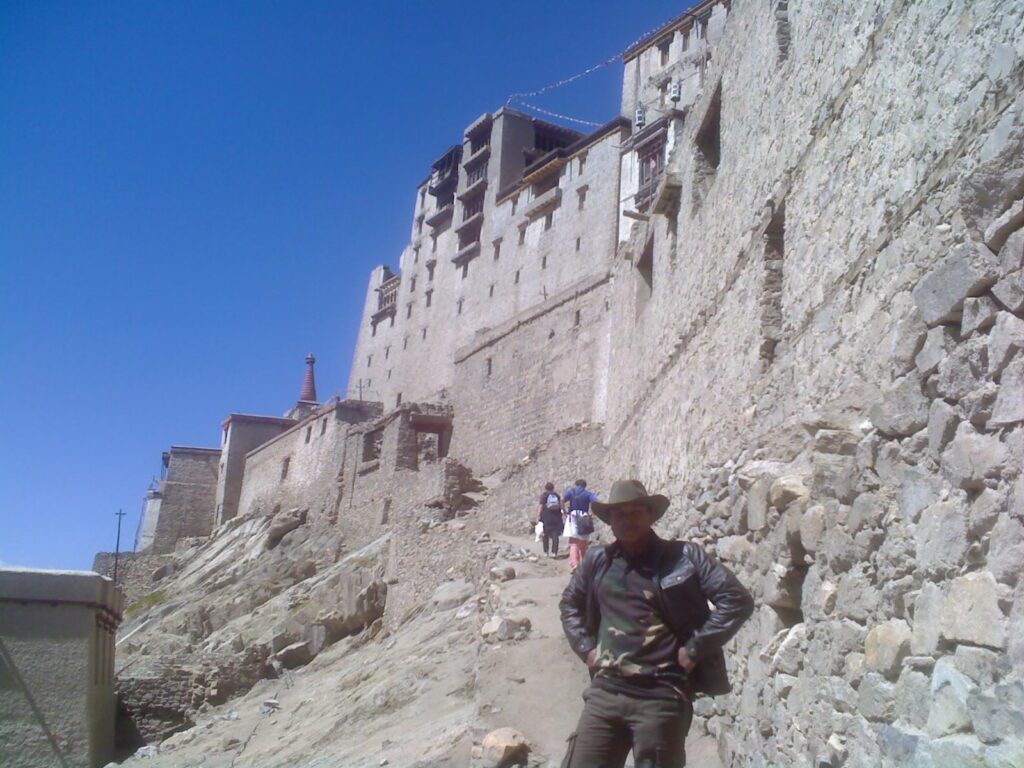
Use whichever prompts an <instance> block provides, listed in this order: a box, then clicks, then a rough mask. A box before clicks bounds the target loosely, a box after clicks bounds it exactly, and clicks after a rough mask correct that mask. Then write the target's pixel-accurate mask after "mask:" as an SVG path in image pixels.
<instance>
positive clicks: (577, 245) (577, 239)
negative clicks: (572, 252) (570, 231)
mask: <svg viewBox="0 0 1024 768" xmlns="http://www.w3.org/2000/svg"><path fill="white" fill-rule="evenodd" d="M581 239H582V238H579V237H577V238H576V251H577V253H578V252H579V250H580V240H581Z"/></svg>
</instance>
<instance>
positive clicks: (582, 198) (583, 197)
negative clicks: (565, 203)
mask: <svg viewBox="0 0 1024 768" xmlns="http://www.w3.org/2000/svg"><path fill="white" fill-rule="evenodd" d="M576 194H577V195H578V197H577V200H576V202H577V210H580V211H582V210H583V206H584V205H586V204H587V190H585V189H577V190H576Z"/></svg>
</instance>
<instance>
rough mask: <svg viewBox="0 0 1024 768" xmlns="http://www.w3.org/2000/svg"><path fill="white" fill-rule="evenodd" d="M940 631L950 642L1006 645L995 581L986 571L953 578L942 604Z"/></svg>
mask: <svg viewBox="0 0 1024 768" xmlns="http://www.w3.org/2000/svg"><path fill="white" fill-rule="evenodd" d="M941 634H942V637H943V638H944V639H946V640H949V641H950V642H954V643H971V644H973V645H983V646H986V647H988V648H996V649H1002V648H1004V647H1006V619H1005V617H1004V616H1003V612H1002V610H1001V609H1000V607H999V588H998V585H997V584H996V580H995V577H994V576H993V575H992V574H991V573H990V572H989V571H975V572H973V573H968V574H966V575H964V576H960V577H959V578H956V579H954V580H953V582H952V584H950V587H949V593H948V594H947V595H946V600H945V603H944V604H943V609H942V624H941Z"/></svg>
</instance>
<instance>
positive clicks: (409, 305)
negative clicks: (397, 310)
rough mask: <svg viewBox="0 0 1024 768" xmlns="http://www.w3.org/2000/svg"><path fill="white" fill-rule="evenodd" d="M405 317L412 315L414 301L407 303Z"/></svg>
mask: <svg viewBox="0 0 1024 768" xmlns="http://www.w3.org/2000/svg"><path fill="white" fill-rule="evenodd" d="M405 317H406V319H408V318H410V317H412V302H410V303H408V304H406V305H405Z"/></svg>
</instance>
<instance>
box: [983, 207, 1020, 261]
mask: <svg viewBox="0 0 1024 768" xmlns="http://www.w3.org/2000/svg"><path fill="white" fill-rule="evenodd" d="M1022 226H1024V200H1017V201H1016V202H1015V203H1013V205H1011V206H1010V207H1009V208H1007V209H1006V210H1005V211H1003V213H1002V214H1000V215H999V217H998V218H997V219H996V220H995V221H993V222H992V223H991V224H989V225H988V226H987V227H985V244H986V245H987V246H988V247H989V248H991V249H992V250H993V251H995V252H997V253H1000V255H1001V254H1002V250H1001V249H1002V248H1003V246H1004V245H1005V244H1006V243H1007V241H1008V240H1009V239H1010V237H1011V236H1012V235H1013V234H1016V232H1015V230H1019V229H1020V228H1021V227H1022Z"/></svg>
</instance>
